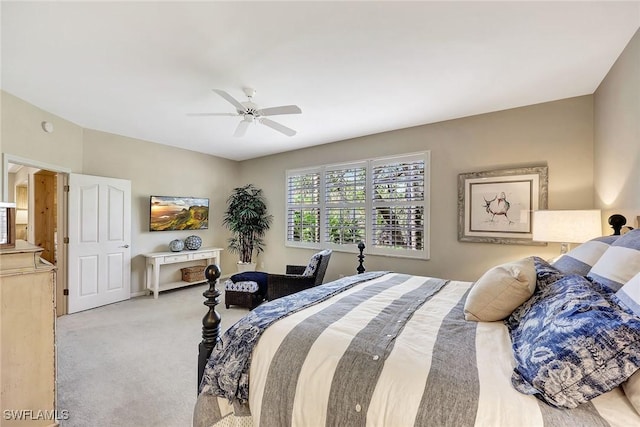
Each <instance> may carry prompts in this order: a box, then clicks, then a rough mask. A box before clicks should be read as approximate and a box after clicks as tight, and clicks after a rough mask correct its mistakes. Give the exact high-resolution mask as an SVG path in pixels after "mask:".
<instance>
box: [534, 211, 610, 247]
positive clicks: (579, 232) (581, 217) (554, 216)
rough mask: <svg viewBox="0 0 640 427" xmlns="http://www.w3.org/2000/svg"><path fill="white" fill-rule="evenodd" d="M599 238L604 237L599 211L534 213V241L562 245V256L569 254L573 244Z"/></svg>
mask: <svg viewBox="0 0 640 427" xmlns="http://www.w3.org/2000/svg"><path fill="white" fill-rule="evenodd" d="M598 236H602V219H601V215H600V211H599V210H596V209H593V210H559V211H548V210H547V211H535V212H533V236H532V240H534V241H537V242H556V243H561V245H560V253H561V254H565V253H567V251H568V250H569V245H570V244H571V243H584V242H586V241H587V240H591V239H593V238H594V237H598Z"/></svg>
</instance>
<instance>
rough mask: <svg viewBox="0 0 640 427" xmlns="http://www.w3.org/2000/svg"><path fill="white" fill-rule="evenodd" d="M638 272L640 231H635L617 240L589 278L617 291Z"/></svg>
mask: <svg viewBox="0 0 640 427" xmlns="http://www.w3.org/2000/svg"><path fill="white" fill-rule="evenodd" d="M638 272H640V229H635V230H631V231H629V232H628V233H627V234H625V235H623V236H621V237H620V238H619V239H618V240H616V241H615V242H614V243H613V244H612V245H611V246H610V247H609V249H607V250H606V251H605V253H604V254H603V255H602V256H601V257H600V259H599V260H598V262H596V263H595V264H594V265H593V267H592V268H591V270H590V271H589V274H587V277H589V278H591V279H593V280H595V281H596V282H598V283H601V284H603V285H605V286H608V287H609V288H611V289H612V290H614V291H617V290H619V289H620V288H621V287H622V285H624V284H625V283H627V282H628V281H629V280H631V278H632V277H633V276H635V275H636V274H637V273H638Z"/></svg>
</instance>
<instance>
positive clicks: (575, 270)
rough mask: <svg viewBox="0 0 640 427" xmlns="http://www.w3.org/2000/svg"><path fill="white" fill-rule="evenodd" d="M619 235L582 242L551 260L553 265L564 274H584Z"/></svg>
mask: <svg viewBox="0 0 640 427" xmlns="http://www.w3.org/2000/svg"><path fill="white" fill-rule="evenodd" d="M618 237H620V236H604V237H596V238H595V239H592V240H589V241H588V242H584V243H583V244H581V245H578V246H576V247H575V248H573V249H571V250H570V251H569V252H567V253H566V254H564V255H562V256H561V257H560V258H558V259H557V260H556V261H554V262H553V266H554V267H555V268H557V269H558V270H560V271H561V272H562V273H564V274H578V275H580V276H586V275H587V274H588V273H589V270H591V267H593V265H594V264H595V263H596V262H598V260H599V259H600V257H601V256H602V255H603V254H604V253H605V252H606V250H607V249H609V246H611V244H612V243H613V242H615V241H616V240H617V239H618Z"/></svg>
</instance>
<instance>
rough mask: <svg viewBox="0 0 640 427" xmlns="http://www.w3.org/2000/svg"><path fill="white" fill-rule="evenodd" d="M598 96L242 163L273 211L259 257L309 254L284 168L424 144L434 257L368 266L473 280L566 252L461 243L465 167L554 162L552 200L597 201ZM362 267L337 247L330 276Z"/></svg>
mask: <svg viewBox="0 0 640 427" xmlns="http://www.w3.org/2000/svg"><path fill="white" fill-rule="evenodd" d="M592 99H593V98H592V97H591V96H583V97H577V98H571V99H566V100H561V101H556V102H550V103H545V104H539V105H533V106H529V107H523V108H518V109H513V110H507V111H500V112H496V113H490V114H483V115H479V116H473V117H467V118H462V119H458V120H451V121H447V122H442V123H436V124H431V125H426V126H420V127H414V128H409V129H402V130H398V131H393V132H387V133H383V134H377V135H371V136H367V137H362V138H357V139H353V140H349V141H342V142H338V143H333V144H326V145H322V146H317V147H312V148H308V149H302V150H298V151H293V152H288V153H284V154H279V155H273V156H268V157H264V158H260V159H254V160H249V161H244V162H242V164H241V174H240V181H241V182H242V183H255V184H257V185H259V186H260V187H262V188H263V189H264V191H265V195H266V197H267V199H268V201H269V208H270V210H271V212H272V213H273V214H274V216H275V222H274V225H273V227H272V229H271V230H270V231H269V233H268V235H267V250H266V253H265V254H264V255H263V256H262V259H261V261H262V262H264V268H265V269H266V270H268V271H274V272H278V271H283V270H284V265H285V264H287V263H290V264H296V263H304V262H306V261H307V259H308V257H309V255H310V254H311V253H312V251H310V250H302V249H293V248H287V247H285V246H284V239H285V237H284V236H285V231H284V225H285V224H284V218H285V199H284V196H285V189H284V185H285V180H284V179H285V178H284V177H285V170H286V169H292V168H299V167H304V166H313V165H319V164H326V163H332V162H334V163H339V162H345V161H349V160H356V159H362V158H369V157H377V156H384V155H387V154H396V153H404V152H415V151H419V150H431V259H430V260H428V261H423V260H410V259H402V258H393V257H381V256H368V257H367V259H366V267H367V269H368V270H382V269H385V270H394V271H402V272H407V273H411V274H422V275H431V276H437V277H445V278H452V279H461V280H474V279H476V278H477V277H478V276H479V275H480V274H482V273H483V272H484V271H485V270H486V269H487V268H488V267H490V266H493V265H495V264H496V263H500V262H503V261H507V260H513V259H517V258H519V257H523V256H527V255H534V254H535V255H540V256H543V257H549V256H553V255H555V254H557V253H559V247H558V246H557V245H549V246H548V247H540V246H520V245H496V244H486V243H460V242H458V240H457V220H458V207H457V176H458V174H459V173H463V172H474V171H484V170H493V169H506V168H513V167H524V166H532V165H547V166H548V167H549V208H551V209H584V208H591V207H593V127H592V123H593V103H592ZM327 125H328V126H330V124H327ZM265 171H269V172H268V173H265ZM365 253H366V252H365ZM355 266H356V257H355V254H352V253H335V254H334V256H333V257H332V260H331V265H330V267H329V270H328V272H327V278H328V279H335V278H336V277H338V275H339V274H350V273H353V272H354V271H355Z"/></svg>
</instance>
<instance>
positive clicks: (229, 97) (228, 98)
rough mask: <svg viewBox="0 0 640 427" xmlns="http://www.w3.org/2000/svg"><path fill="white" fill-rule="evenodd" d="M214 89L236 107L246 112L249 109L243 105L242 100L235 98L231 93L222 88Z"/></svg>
mask: <svg viewBox="0 0 640 427" xmlns="http://www.w3.org/2000/svg"><path fill="white" fill-rule="evenodd" d="M213 91H214V92H215V93H217V94H218V95H220V96H221V97H223V98H224V99H226V100H227V102H229V103H230V104H231V105H233V106H234V107H236V110H238V111H242V112H245V111H247V109H246V108H245V106H244V105H242V104H241V103H240V101H238V100H237V99H235V98H234V97H233V96H231V95H229V94H228V93H227V92H225V91H223V90H220V89H213Z"/></svg>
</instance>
